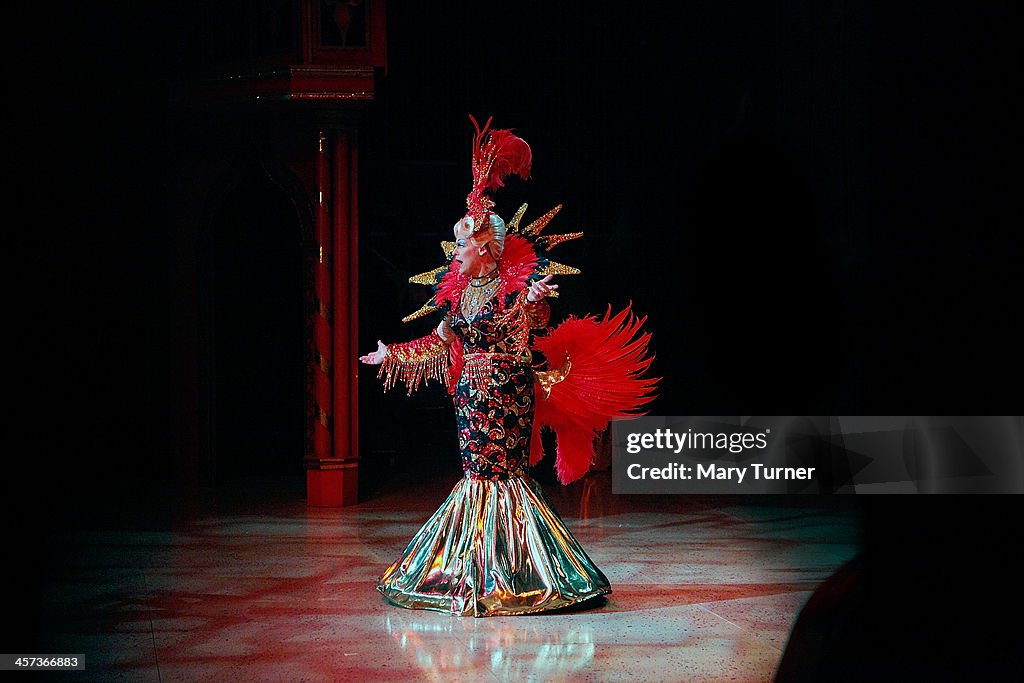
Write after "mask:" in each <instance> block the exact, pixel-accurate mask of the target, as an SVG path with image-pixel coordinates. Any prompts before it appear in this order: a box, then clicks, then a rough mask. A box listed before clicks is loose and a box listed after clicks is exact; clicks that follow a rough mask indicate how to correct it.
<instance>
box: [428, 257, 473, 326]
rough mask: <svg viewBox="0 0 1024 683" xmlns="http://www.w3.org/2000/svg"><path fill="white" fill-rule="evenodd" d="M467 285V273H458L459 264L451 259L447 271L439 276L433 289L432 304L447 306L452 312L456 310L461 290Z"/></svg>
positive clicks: (460, 298) (460, 299)
mask: <svg viewBox="0 0 1024 683" xmlns="http://www.w3.org/2000/svg"><path fill="white" fill-rule="evenodd" d="M468 285H469V275H462V274H461V273H459V264H458V263H457V262H456V261H454V260H453V261H452V262H451V263H450V264H449V265H448V272H447V273H445V274H444V275H443V276H442V277H441V281H440V282H439V283H437V289H436V290H435V291H434V305H435V306H438V307H441V306H445V305H447V306H448V310H450V311H452V312H453V313H454V312H455V311H457V310H458V308H459V302H460V301H462V292H463V291H465V289H466V287H467V286H468Z"/></svg>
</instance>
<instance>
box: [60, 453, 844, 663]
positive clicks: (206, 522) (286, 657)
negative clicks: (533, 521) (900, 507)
mask: <svg viewBox="0 0 1024 683" xmlns="http://www.w3.org/2000/svg"><path fill="white" fill-rule="evenodd" d="M454 483H455V481H454V480H453V479H451V478H450V477H443V478H439V479H437V480H436V481H430V482H426V483H423V484H419V485H411V484H410V485H407V486H402V485H395V486H394V487H393V488H391V489H390V490H388V491H385V492H382V493H381V494H380V495H377V496H375V497H373V498H372V499H371V500H367V501H366V502H364V503H362V504H360V505H357V506H353V507H349V508H343V509H316V508H308V507H306V505H305V504H304V502H303V501H302V500H300V499H296V498H295V497H294V496H292V497H291V498H288V497H283V498H282V497H280V496H279V497H278V498H277V499H274V498H273V497H267V498H264V499H260V498H259V497H249V498H248V499H247V500H240V501H235V502H233V503H221V504H219V505H217V506H215V508H214V509H210V510H207V511H205V512H200V513H199V514H196V515H195V516H194V517H192V518H190V519H189V520H188V521H184V522H181V523H180V524H178V525H176V528H175V530H174V531H161V532H152V531H124V530H121V531H106V532H101V531H89V532H75V533H63V534H59V535H55V536H53V537H52V539H51V543H52V547H53V548H56V549H57V550H56V551H55V552H52V557H51V561H50V567H49V570H48V578H47V583H46V593H45V606H44V614H43V620H42V625H41V631H42V638H41V641H42V643H43V644H44V645H45V646H46V647H45V650H46V651H48V652H67V653H70V652H74V653H84V654H85V658H86V663H87V671H86V672H85V673H84V674H82V673H76V674H68V680H76V681H81V680H130V681H191V680H203V681H219V680H223V681H237V680H245V681H250V680H255V681H388V680H395V681H412V680H424V681H433V680H437V681H462V680H465V681H527V680H536V681H719V680H721V681H767V680H771V679H772V676H773V674H774V671H775V669H776V667H777V666H778V663H779V661H780V659H781V657H782V652H783V648H784V647H785V645H786V639H787V636H788V634H789V631H790V628H791V626H792V624H793V622H794V621H795V619H796V616H797V614H798V612H799V610H800V608H801V607H802V606H803V604H804V603H805V602H806V600H807V598H808V597H809V596H810V594H811V592H812V591H813V590H814V588H815V587H816V586H818V584H819V583H821V581H822V580H824V579H825V578H826V577H828V576H829V575H831V574H832V573H833V572H834V571H835V570H836V569H837V568H838V567H839V566H840V565H841V564H842V563H843V562H845V561H846V560H848V559H849V558H851V557H852V556H853V555H854V554H855V553H856V552H857V550H858V549H859V544H860V541H861V525H860V517H859V516H858V514H857V513H856V511H855V509H854V508H853V507H851V506H845V505H837V504H835V503H832V502H829V503H828V505H827V506H823V505H822V503H823V501H824V500H825V499H822V498H814V497H809V496H808V497H804V498H801V499H799V500H794V499H789V498H779V497H772V496H752V497H747V498H744V499H742V500H741V499H736V498H728V497H718V498H709V497H684V496H675V497H667V496H666V497H662V496H657V497H653V496H613V495H611V484H610V480H609V477H608V475H607V474H606V473H597V474H594V475H591V476H588V477H587V478H586V479H584V480H583V481H581V482H577V483H576V484H574V485H572V486H570V487H567V488H563V487H558V486H555V485H546V486H545V490H546V491H547V492H548V497H549V499H550V500H551V502H552V504H553V506H554V508H555V509H556V510H558V512H559V513H560V514H561V515H562V517H563V519H564V520H565V522H566V523H567V525H568V526H569V528H570V529H571V530H572V531H573V533H574V534H575V535H576V537H577V538H578V539H579V541H580V542H581V543H582V545H583V547H584V548H585V549H586V550H587V551H588V553H589V554H590V556H591V557H592V558H593V560H594V561H595V562H596V564H597V565H598V566H599V567H601V569H602V570H603V571H604V572H605V574H607V576H608V578H609V580H610V581H611V584H612V588H613V593H612V594H611V595H609V596H608V598H607V600H606V601H605V602H603V603H602V604H598V605H595V606H592V607H590V608H589V609H583V610H578V611H570V612H568V613H562V614H539V615H531V616H518V617H491V618H484V619H474V618H472V617H462V618H459V617H451V616H447V615H445V614H440V613H436V612H427V611H410V610H404V609H400V608H397V607H394V606H391V605H389V604H387V603H386V602H385V601H384V600H383V598H382V597H381V596H380V595H379V594H378V593H377V591H376V590H374V585H373V583H374V580H375V579H376V577H377V576H379V574H380V573H381V572H382V571H383V570H384V569H385V568H386V567H387V565H388V564H389V563H390V562H391V561H392V560H393V559H394V557H396V556H397V555H398V553H400V552H401V550H402V549H403V547H404V545H405V543H406V542H407V541H408V540H409V539H410V538H411V537H412V535H413V533H415V531H416V530H417V529H418V528H419V526H420V524H422V523H423V522H424V521H425V520H426V518H427V517H428V516H429V514H430V513H431V512H433V510H434V509H435V508H436V506H437V505H439V504H440V502H441V501H442V500H443V498H444V497H445V495H446V494H447V492H448V490H449V489H450V488H451V486H452V485H453V484H454ZM254 501H259V502H254Z"/></svg>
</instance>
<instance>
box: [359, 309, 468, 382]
mask: <svg viewBox="0 0 1024 683" xmlns="http://www.w3.org/2000/svg"><path fill="white" fill-rule="evenodd" d="M454 338H455V333H454V332H453V331H452V328H451V326H450V325H449V324H448V321H447V319H445V320H442V321H441V323H440V324H439V325H438V326H437V329H436V330H434V331H433V332H431V333H430V334H428V335H427V336H425V337H420V338H419V339H413V340H412V341H408V342H403V343H400V344H385V343H384V342H382V341H381V340H379V339H378V340H377V350H376V351H373V352H372V353H368V354H366V355H365V356H360V357H359V360H361V361H362V362H364V363H366V364H367V365H380V366H381V368H380V371H379V372H378V373H377V376H378V377H383V378H384V391H387V390H388V389H390V388H391V387H393V386H394V385H395V382H396V381H397V380H401V381H402V382H404V383H405V386H406V387H408V389H409V392H408V393H410V394H411V393H412V392H413V391H415V390H416V389H418V388H419V386H420V383H421V382H423V381H424V380H427V379H436V380H438V381H441V382H444V383H445V384H447V383H448V380H449V373H448V365H449V363H448V345H449V344H451V342H452V340H453V339H454Z"/></svg>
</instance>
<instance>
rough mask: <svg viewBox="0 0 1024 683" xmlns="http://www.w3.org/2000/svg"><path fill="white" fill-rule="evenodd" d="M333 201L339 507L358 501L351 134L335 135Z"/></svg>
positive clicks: (355, 254) (355, 251)
mask: <svg viewBox="0 0 1024 683" xmlns="http://www.w3.org/2000/svg"><path fill="white" fill-rule="evenodd" d="M333 143H334V147H333V172H334V183H333V196H332V206H331V209H332V211H331V217H332V228H333V234H332V243H333V247H334V252H333V261H334V271H333V275H334V358H335V365H334V382H333V384H334V420H333V424H334V430H333V434H332V436H333V439H334V457H335V459H336V460H337V461H338V464H337V466H338V467H339V469H340V471H341V504H342V505H352V504H354V503H357V502H358V498H359V447H358V433H357V426H356V425H357V419H356V415H357V412H356V411H357V400H358V390H357V383H356V373H357V371H358V367H357V364H358V360H357V355H358V354H357V351H358V350H357V349H356V339H357V336H356V333H357V327H356V325H357V317H358V316H357V314H358V306H357V302H358V295H359V287H358V282H359V281H358V271H357V268H356V263H357V259H358V254H359V251H358V243H357V241H356V238H357V234H358V231H357V229H356V226H357V223H356V157H355V144H354V140H353V138H352V133H350V132H348V131H337V132H335V133H334V140H333Z"/></svg>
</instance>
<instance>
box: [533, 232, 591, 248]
mask: <svg viewBox="0 0 1024 683" xmlns="http://www.w3.org/2000/svg"><path fill="white" fill-rule="evenodd" d="M579 237H583V233H582V232H567V233H564V234H562V235H546V236H544V237H538V238H537V246H538V247H540V248H541V249H547V250H549V251H550V250H551V248H552V247H557V246H558V245H559V244H561V243H562V242H568V241H569V240H574V239H577V238H579Z"/></svg>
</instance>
